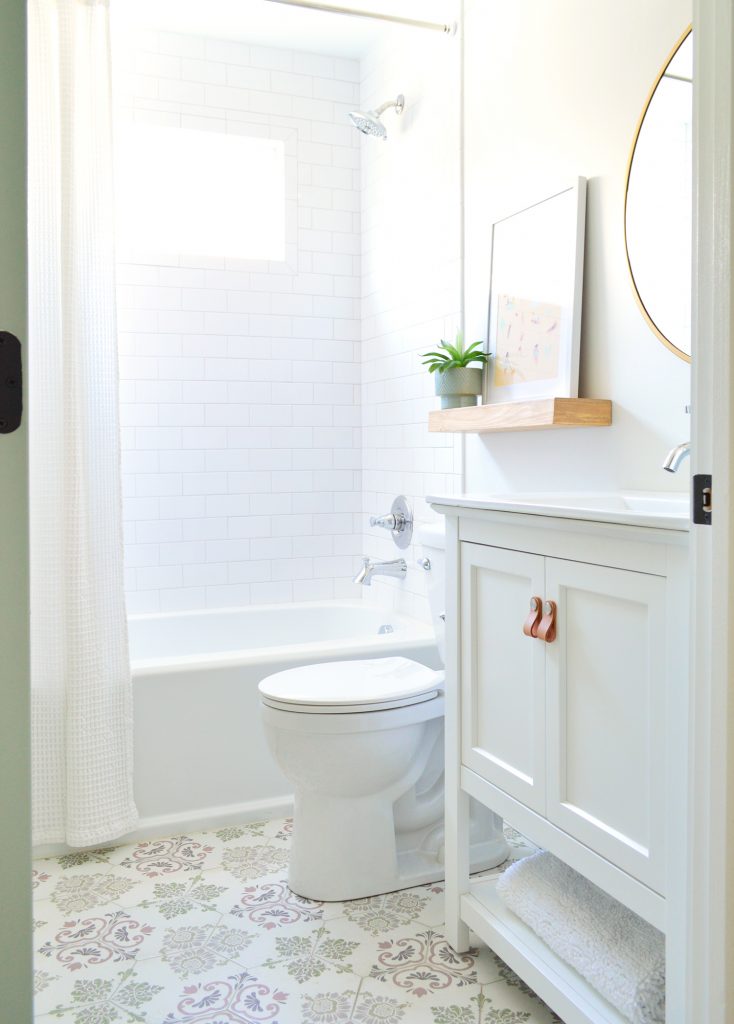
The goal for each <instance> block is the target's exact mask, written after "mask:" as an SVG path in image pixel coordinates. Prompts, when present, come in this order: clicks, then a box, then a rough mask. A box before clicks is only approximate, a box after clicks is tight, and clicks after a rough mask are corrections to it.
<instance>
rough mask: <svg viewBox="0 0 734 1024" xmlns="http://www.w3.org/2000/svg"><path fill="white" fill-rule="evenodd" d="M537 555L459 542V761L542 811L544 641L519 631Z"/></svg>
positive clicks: (538, 584) (539, 587) (538, 573)
mask: <svg viewBox="0 0 734 1024" xmlns="http://www.w3.org/2000/svg"><path fill="white" fill-rule="evenodd" d="M543 562H544V559H543V558H542V557H541V556H540V555H530V554H526V553H525V552H520V551H509V550H505V549H502V548H493V547H485V546H484V545H478V544H469V543H463V544H462V545H461V581H462V582H461V634H460V635H461V687H462V691H461V705H462V762H463V763H464V764H465V765H466V766H467V767H468V768H471V769H472V770H473V771H475V772H477V774H478V775H481V776H482V777H483V778H485V779H487V781H488V782H492V783H494V784H495V785H496V786H499V787H500V788H501V789H503V790H504V791H505V792H507V793H509V794H510V795H511V796H514V797H515V798H516V799H518V800H521V801H522V802H523V803H524V804H526V805H527V806H528V807H531V808H533V810H536V811H539V812H540V813H544V811H545V793H544V774H545V740H544V730H545V683H544V662H545V644H543V643H542V642H541V641H539V640H534V639H532V638H531V637H526V636H525V635H524V634H523V631H522V627H523V623H524V621H525V619H526V618H527V615H528V610H529V606H530V599H531V598H532V597H542V596H543Z"/></svg>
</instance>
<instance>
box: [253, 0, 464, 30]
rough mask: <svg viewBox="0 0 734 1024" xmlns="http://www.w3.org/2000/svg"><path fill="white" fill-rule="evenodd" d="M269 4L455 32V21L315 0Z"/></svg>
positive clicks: (273, 0) (273, 1)
mask: <svg viewBox="0 0 734 1024" xmlns="http://www.w3.org/2000/svg"><path fill="white" fill-rule="evenodd" d="M268 3H271V4H285V5H286V6H287V7H305V8H306V9H307V10H310V11H324V12H326V13H327V14H345V15H347V16H348V17H352V18H372V19H374V20H376V21H389V22H391V23H392V24H393V25H408V26H410V27H411V28H425V29H428V30H429V31H431V32H442V33H443V34H444V35H448V36H452V35H454V33H455V32H456V22H455V21H454V22H451V24H448V25H447V24H441V23H439V22H437V21H419V20H417V19H415V18H402V17H400V16H399V15H397V14H381V13H380V12H378V11H363V10H359V9H357V8H355V7H337V6H335V5H333V4H322V3H317V2H316V0H268Z"/></svg>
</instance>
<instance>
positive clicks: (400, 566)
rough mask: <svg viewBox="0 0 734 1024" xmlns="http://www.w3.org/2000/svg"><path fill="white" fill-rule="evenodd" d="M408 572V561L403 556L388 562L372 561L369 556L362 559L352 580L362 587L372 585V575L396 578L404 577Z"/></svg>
mask: <svg viewBox="0 0 734 1024" xmlns="http://www.w3.org/2000/svg"><path fill="white" fill-rule="evenodd" d="M407 573H408V563H407V562H406V561H405V559H404V558H394V559H393V560H392V561H390V562H373V561H372V559H371V558H363V559H362V568H361V569H360V570H359V572H358V573H357V575H356V576H355V577H354V580H353V582H354V583H359V584H360V585H361V586H363V587H370V586H372V577H373V576H395V577H396V578H397V579H401V580H403V579H405V577H406V575H407Z"/></svg>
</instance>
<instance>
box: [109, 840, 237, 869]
mask: <svg viewBox="0 0 734 1024" xmlns="http://www.w3.org/2000/svg"><path fill="white" fill-rule="evenodd" d="M223 848H224V844H223V842H222V840H220V839H219V838H218V837H217V836H216V834H215V833H213V832H202V833H196V834H194V835H190V836H183V835H180V836H171V837H170V838H168V839H148V840H143V841H141V842H139V843H131V844H129V845H127V846H119V847H117V849H115V850H113V851H112V852H111V853H109V854H108V863H109V864H111V865H114V866H115V867H117V868H120V869H124V870H125V871H127V872H128V873H129V874H130V876H131V877H134V878H136V879H138V880H141V879H145V878H147V879H161V878H171V877H174V876H178V877H180V876H182V875H183V874H185V873H187V872H189V871H194V872H199V871H206V870H208V869H209V868H214V867H218V866H219V865H220V863H221V860H222V853H223Z"/></svg>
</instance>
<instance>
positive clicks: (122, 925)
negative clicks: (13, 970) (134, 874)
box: [38, 910, 153, 971]
mask: <svg viewBox="0 0 734 1024" xmlns="http://www.w3.org/2000/svg"><path fill="white" fill-rule="evenodd" d="M152 931H153V928H152V926H151V925H147V924H141V923H140V921H137V920H134V919H133V918H132V917H130V915H129V914H126V913H125V911H124V910H115V911H111V912H110V913H107V914H104V915H102V916H100V917H82V918H78V919H77V920H74V921H67V922H66V923H65V924H64V926H63V928H61V929H60V930H59V931H58V932H57V933H56V934H55V935H54V937H53V939H49V940H47V941H46V942H44V944H43V945H42V946H40V947H39V949H38V955H39V956H43V957H47V958H48V959H49V960H53V961H55V965H62V966H63V967H65V968H67V970H69V971H78V970H81V969H82V968H88V967H98V966H99V965H100V964H104V963H107V962H108V961H113V962H114V963H122V962H123V961H126V960H134V959H135V957H136V956H137V954H138V952H139V950H140V946H141V943H142V942H144V940H145V938H146V936H148V935H150V934H151V933H152Z"/></svg>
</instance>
